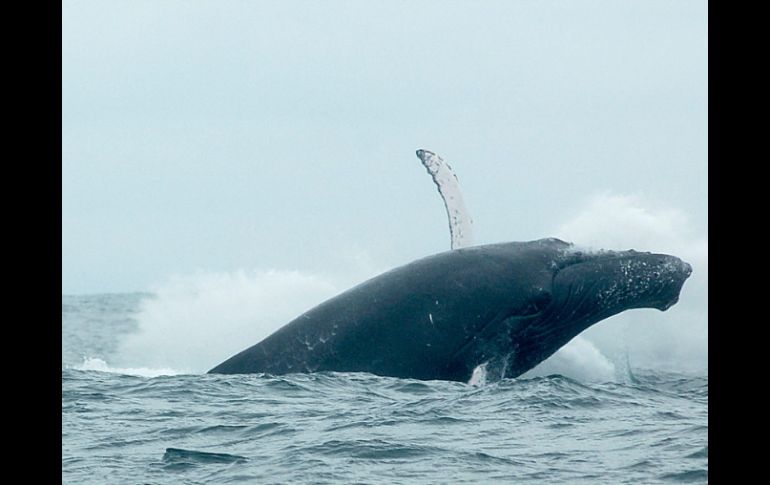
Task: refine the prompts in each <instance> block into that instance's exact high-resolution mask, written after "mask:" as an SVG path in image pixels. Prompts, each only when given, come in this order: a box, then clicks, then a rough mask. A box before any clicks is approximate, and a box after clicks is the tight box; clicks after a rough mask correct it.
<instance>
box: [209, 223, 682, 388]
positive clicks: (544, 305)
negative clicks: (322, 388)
mask: <svg viewBox="0 0 770 485" xmlns="http://www.w3.org/2000/svg"><path fill="white" fill-rule="evenodd" d="M691 271H692V270H691V267H690V265H689V264H687V263H685V262H684V261H682V260H680V259H679V258H677V257H675V256H670V255H666V254H653V253H646V252H637V251H633V250H629V251H597V252H584V251H580V250H577V249H576V248H575V246H574V245H573V244H571V243H567V242H564V241H561V240H559V239H553V238H549V239H541V240H537V241H530V242H509V243H499V244H491V245H482V246H472V247H466V248H460V249H454V250H450V251H446V252H443V253H440V254H436V255H433V256H429V257H426V258H423V259H420V260H417V261H414V262H412V263H409V264H407V265H404V266H401V267H399V268H396V269H393V270H390V271H388V272H386V273H383V274H381V275H379V276H376V277H374V278H372V279H370V280H368V281H366V282H364V283H361V284H359V285H358V286H355V287H353V288H351V289H349V290H347V291H345V292H343V293H342V294H340V295H338V296H336V297H334V298H332V299H330V300H327V301H326V302H324V303H321V304H320V305H318V306H316V307H315V308H313V309H311V310H309V311H307V312H306V313H304V314H302V315H300V316H299V317H297V318H296V319H294V320H293V321H291V322H289V323H288V324H286V325H285V326H284V327H282V328H281V329H279V330H277V331H276V332H275V333H273V334H272V335H270V336H269V337H267V338H265V339H264V340H262V341H261V342H259V343H257V344H256V345H253V346H252V347H249V348H248V349H246V350H244V351H242V352H240V353H238V354H236V355H235V356H233V357H231V358H229V359H228V360H226V361H224V362H222V363H221V364H219V365H218V366H216V367H214V368H213V369H211V370H210V371H209V372H210V373H221V374H242V373H262V372H263V373H269V374H286V373H294V372H320V371H339V372H370V373H372V374H377V375H384V376H393V377H401V378H414V379H422V380H432V379H440V380H452V381H462V382H467V381H468V380H469V379H470V377H471V375H472V373H473V370H474V369H475V368H476V367H477V366H479V365H486V370H487V373H488V374H489V375H492V376H495V377H499V378H502V377H517V376H519V375H521V374H523V373H524V372H526V371H528V370H529V369H532V368H533V367H535V366H536V365H537V364H539V363H540V362H542V361H543V360H545V359H546V358H548V357H549V356H551V355H552V354H553V353H554V352H556V351H557V350H558V349H559V348H561V347H562V346H563V345H564V344H566V343H567V342H569V341H570V340H571V339H572V338H573V337H575V336H576V335H578V334H579V333H580V332H582V331H583V330H585V329H586V328H588V327H590V326H591V325H593V324H595V323H597V322H599V321H601V320H603V319H606V318H608V317H610V316H612V315H615V314H617V313H620V312H623V311H625V310H629V309H633V308H654V309H658V310H662V311H665V310H666V309H668V308H669V307H671V306H672V305H674V304H675V303H676V302H677V301H678V298H679V293H680V290H681V288H682V285H683V284H684V281H685V280H686V279H687V278H688V277H689V276H690V273H691Z"/></svg>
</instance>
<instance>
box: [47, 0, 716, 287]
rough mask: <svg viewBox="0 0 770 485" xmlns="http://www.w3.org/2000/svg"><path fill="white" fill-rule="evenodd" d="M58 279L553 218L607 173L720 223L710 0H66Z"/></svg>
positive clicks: (107, 281) (430, 236)
mask: <svg viewBox="0 0 770 485" xmlns="http://www.w3.org/2000/svg"><path fill="white" fill-rule="evenodd" d="M62 22H63V24H62V30H63V37H62V42H63V45H62V66H63V68H62V69H63V72H62V102H63V105H62V109H63V113H62V125H63V129H62V228H63V229H62V286H63V292H64V293H68V294H69V293H99V292H120V291H134V290H146V289H149V288H150V287H151V285H153V284H155V283H157V282H158V281H162V280H164V279H166V278H168V277H169V276H170V275H174V274H190V273H193V272H195V271H233V270H237V269H240V268H281V269H301V270H308V271H329V270H333V269H335V268H337V267H339V266H341V265H343V266H344V265H345V264H349V258H350V255H351V254H354V253H358V252H363V253H365V254H366V255H367V257H368V258H371V259H372V260H373V261H376V265H377V266H379V267H383V268H388V267H391V266H395V265H397V264H402V263H405V262H408V261H411V260H413V259H416V258H418V257H421V256H425V255H427V254H432V253H436V252H439V251H443V250H446V249H448V248H449V232H448V230H447V226H446V216H445V213H444V208H443V204H442V202H441V199H440V198H439V196H438V194H437V193H436V191H435V187H434V186H433V183H432V182H431V181H430V177H429V176H428V174H427V173H426V172H425V169H424V168H423V167H422V165H421V164H420V161H419V160H418V159H417V157H416V156H415V154H414V152H415V150H416V149H418V148H427V149H429V150H432V151H435V152H437V153H438V154H439V155H441V156H442V157H443V158H444V159H445V160H447V161H448V162H449V163H450V164H451V165H452V167H453V168H454V169H455V171H456V172H457V174H458V176H459V179H460V184H461V187H462V190H463V194H464V197H465V201H466V204H467V206H468V208H469V210H470V212H471V214H472V216H473V218H474V220H475V222H476V224H475V237H474V239H475V241H476V242H477V243H489V242H497V241H508V240H530V239H537V238H541V237H546V236H551V235H553V234H552V232H553V231H554V228H556V227H559V226H560V225H562V224H564V223H565V221H568V220H570V218H572V217H574V216H576V214H577V212H578V211H579V208H580V207H581V206H582V205H584V204H585V201H586V200H588V199H589V198H590V197H592V196H593V195H595V194H596V193H599V192H602V191H611V192H613V193H617V194H631V195H642V196H644V197H645V198H646V199H647V200H651V201H654V203H655V204H659V205H660V206H662V207H671V208H675V209H676V210H679V211H681V212H682V213H683V214H686V215H687V217H688V219H689V223H690V224H691V225H692V227H693V230H694V231H696V232H698V233H700V234H706V232H707V229H708V226H707V217H708V206H707V197H708V192H707V134H708V132H707V109H708V104H707V91H708V83H707V74H708V63H707V54H708V52H707V47H708V46H707V3H706V2H703V1H676V2H672V1H653V0H646V1H628V2H616V1H610V0H607V1H581V2H565V1H529V0H527V1H510V0H506V1H499V2H495V1H484V2H471V1H463V2H452V1H430V2H428V1H409V2H398V1H364V2H360V1H345V2H342V1H337V2H335V1H325V2H316V1H280V2H279V1H251V2H246V1H186V2H181V1H162V2H159V1H138V0H132V1H117V0H113V1H108V2H105V1H73V0H65V1H64V2H63V20H62Z"/></svg>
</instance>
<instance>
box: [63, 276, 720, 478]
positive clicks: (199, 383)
mask: <svg viewBox="0 0 770 485" xmlns="http://www.w3.org/2000/svg"><path fill="white" fill-rule="evenodd" d="M319 291H320V293H323V291H322V290H319ZM153 305H155V307H157V306H158V295H156V294H150V293H141V294H136V293H131V294H112V295H84V296H63V297H62V482H63V483H67V484H96V483H98V484H118V483H131V484H139V483H141V484H145V483H148V484H149V483H151V484H180V483H535V482H537V483H618V484H620V483H634V484H638V483H705V482H707V481H708V374H707V371H705V370H704V371H697V370H695V371H692V370H687V371H685V370H681V369H676V368H672V369H669V370H666V369H655V370H653V369H645V368H643V367H634V368H632V369H630V372H628V373H627V375H626V377H625V378H622V379H618V378H608V379H603V378H599V379H582V378H574V377H572V378H571V377H566V376H564V375H558V374H553V375H539V376H534V377H529V378H519V379H503V380H501V381H498V382H490V383H486V384H483V385H470V384H467V383H459V382H443V381H418V380H412V379H396V378H391V377H380V376H375V375H371V374H366V373H319V374H294V375H286V376H267V375H260V374H255V375H207V374H205V373H204V371H205V369H203V368H199V369H193V370H188V369H183V368H175V367H174V366H169V367H163V366H158V365H155V366H145V365H143V362H142V359H141V357H137V355H140V353H139V349H138V346H137V344H136V342H137V341H136V340H135V339H136V337H137V335H138V334H140V333H141V330H142V329H141V327H142V321H143V319H146V318H148V312H150V313H151V311H152V308H154V307H153ZM148 309H149V310H148ZM154 311H156V312H157V311H158V310H157V308H156V310H154ZM658 314H659V313H650V314H649V315H648V314H642V315H643V317H644V318H650V319H654V318H656V315H658ZM220 330H221V328H218V327H217V326H216V325H212V328H211V329H210V338H209V342H210V343H211V344H212V345H214V344H213V342H214V341H215V340H216V338H217V331H220ZM164 338H165V339H167V342H166V344H167V345H168V347H169V349H173V352H176V353H178V354H183V353H184V349H185V348H186V347H187V344H186V343H185V341H186V339H187V337H186V336H185V335H184V331H177V332H167V333H166V334H158V335H155V336H154V339H155V340H162V339H164ZM132 339H134V340H133V341H134V344H133V346H126V345H125V344H126V343H128V342H132ZM139 342H141V339H140V340H139ZM253 343H254V342H243V347H244V348H245V347H247V346H250V345H252V344H253ZM127 348H132V349H133V350H132V352H131V359H134V360H133V361H131V360H130V359H128V358H126V357H125V352H126V349H127ZM159 348H160V347H159ZM153 351H156V350H153ZM121 355H124V359H123V360H122V361H121V358H120V357H121ZM148 357H149V356H148ZM156 357H157V356H156ZM223 357H225V358H226V357H228V356H223ZM146 362H150V360H147V361H146ZM169 362H176V361H173V360H170V361H169ZM217 363H218V362H211V366H213V365H215V364H217ZM177 367H184V366H177ZM193 367H194V366H193ZM600 377H601V376H600Z"/></svg>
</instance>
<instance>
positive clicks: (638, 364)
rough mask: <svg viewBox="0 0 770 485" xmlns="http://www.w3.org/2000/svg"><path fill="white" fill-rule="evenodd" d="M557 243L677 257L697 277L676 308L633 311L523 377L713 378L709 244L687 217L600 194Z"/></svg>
mask: <svg viewBox="0 0 770 485" xmlns="http://www.w3.org/2000/svg"><path fill="white" fill-rule="evenodd" d="M554 235H555V236H556V237H559V238H561V239H564V240H566V241H573V242H575V243H576V244H579V245H581V246H583V247H587V248H590V249H596V250H598V249H601V248H605V249H635V250H637V251H651V252H656V253H668V254H673V255H676V256H679V257H681V258H682V259H684V260H685V261H687V262H689V263H690V264H691V265H692V267H693V274H692V276H691V277H690V278H689V280H688V281H687V283H686V284H685V285H684V287H683V288H682V293H681V296H680V299H679V303H677V304H676V305H674V306H673V307H672V308H670V309H668V310H667V311H665V312H662V313H661V312H659V311H657V310H651V309H636V310H630V311H626V312H623V313H620V314H618V315H615V316H613V317H611V318H608V319H606V320H603V321H602V322H600V323H598V324H596V325H594V326H592V327H591V328H589V329H588V330H586V331H585V332H583V333H582V334H581V335H579V336H577V337H575V338H574V339H573V340H572V341H570V342H569V343H568V344H567V345H565V346H564V347H562V348H561V349H560V350H559V351H558V352H557V353H556V354H554V355H553V356H551V357H550V358H549V359H547V360H545V361H544V362H542V363H541V364H540V365H539V366H537V367H535V368H534V369H532V370H531V371H529V372H528V373H527V374H526V376H528V377H531V376H542V375H547V374H551V373H554V372H557V373H560V374H563V375H565V376H568V377H572V378H575V379H578V380H615V381H620V382H628V381H629V380H630V379H633V375H632V369H633V368H645V369H660V370H676V371H685V372H703V371H706V372H707V371H708V239H707V238H705V237H702V236H700V235H699V234H697V233H696V231H695V230H694V229H693V227H692V224H691V222H690V220H689V218H688V217H687V215H686V214H685V213H684V212H682V211H680V210H678V209H675V208H671V207H661V206H660V205H657V204H656V203H654V202H652V201H650V200H648V199H646V198H645V197H643V196H639V195H624V194H612V193H607V192H603V193H598V194H594V195H593V196H591V197H590V198H589V199H588V200H587V201H586V202H585V203H584V204H583V207H582V208H581V209H580V210H579V211H578V213H577V214H576V215H575V216H574V217H572V218H571V219H569V220H567V221H565V222H564V223H563V224H561V225H560V226H559V227H558V228H557V229H556V230H555V231H554ZM608 356H610V357H608ZM612 369H614V371H613V370H612ZM613 374H614V377H612V378H611V379H610V377H611V376H612V375H613Z"/></svg>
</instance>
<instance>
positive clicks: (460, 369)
mask: <svg viewBox="0 0 770 485" xmlns="http://www.w3.org/2000/svg"><path fill="white" fill-rule="evenodd" d="M532 308H533V309H534V308H536V307H532ZM538 310H539V311H536V312H531V313H526V314H524V315H511V314H510V312H501V313H500V314H499V315H498V316H497V317H495V318H494V319H492V320H491V321H490V322H489V323H488V324H487V325H485V326H484V328H483V329H482V330H481V331H480V332H478V333H477V334H475V335H473V336H471V337H470V338H469V339H468V340H467V341H466V343H465V344H464V345H463V346H462V347H461V348H460V349H459V350H458V351H457V352H456V353H455V355H454V357H453V358H452V361H451V363H450V364H449V366H448V368H447V373H448V374H449V375H450V376H451V377H449V378H450V379H451V380H455V381H462V382H468V380H469V379H470V378H471V375H472V374H473V369H475V368H476V367H477V366H479V365H481V364H483V363H485V362H486V363H487V366H486V367H487V375H488V380H490V379H491V380H498V379H501V378H503V377H505V373H506V372H505V371H506V369H507V367H508V360H509V357H510V355H511V354H512V353H513V352H515V351H516V348H515V345H514V342H513V340H512V339H511V336H512V335H515V334H516V333H517V332H518V331H519V330H521V329H522V328H524V327H526V326H528V325H530V324H531V323H532V322H534V321H535V320H537V319H538V318H539V317H540V315H541V314H542V308H540V309H538Z"/></svg>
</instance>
